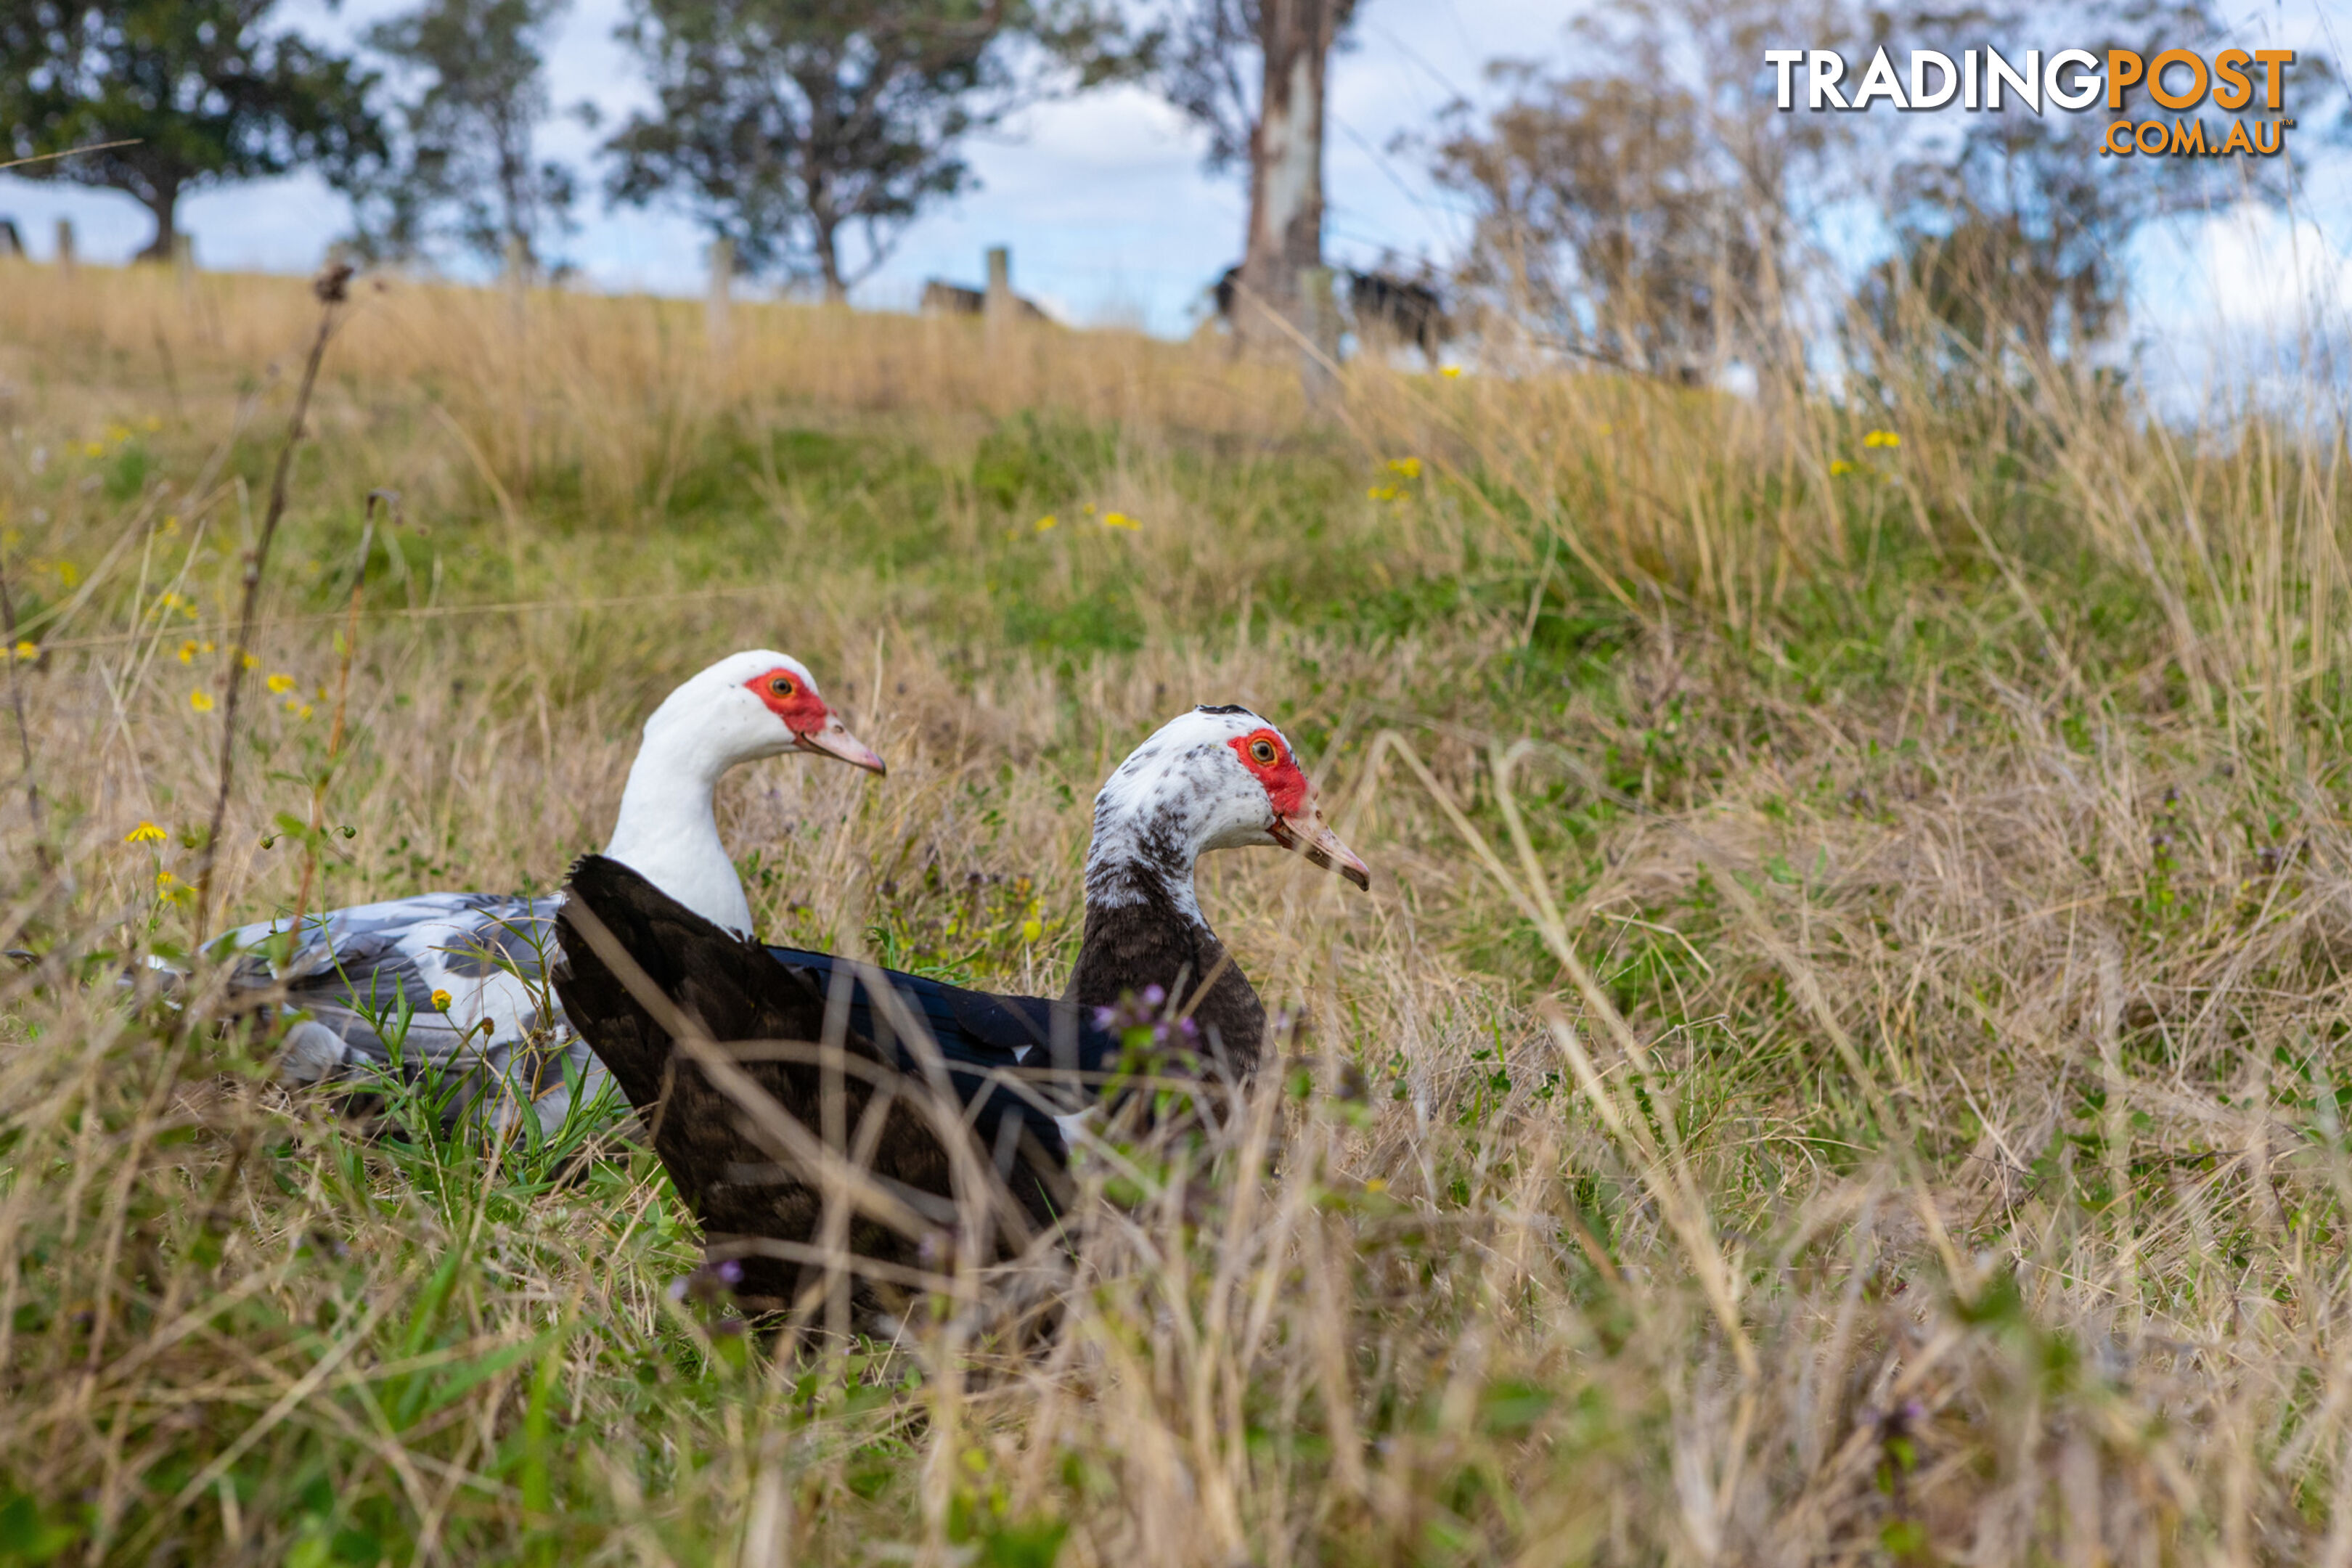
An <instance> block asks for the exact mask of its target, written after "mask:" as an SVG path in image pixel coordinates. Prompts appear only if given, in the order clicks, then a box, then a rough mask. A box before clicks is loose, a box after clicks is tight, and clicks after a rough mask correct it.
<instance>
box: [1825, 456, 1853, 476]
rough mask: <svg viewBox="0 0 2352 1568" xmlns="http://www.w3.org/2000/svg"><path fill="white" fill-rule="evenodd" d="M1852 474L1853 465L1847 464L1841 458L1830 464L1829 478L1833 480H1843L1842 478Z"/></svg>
mask: <svg viewBox="0 0 2352 1568" xmlns="http://www.w3.org/2000/svg"><path fill="white" fill-rule="evenodd" d="M1852 472H1853V464H1852V463H1849V462H1847V461H1846V460H1845V459H1844V458H1838V459H1836V460H1835V461H1834V462H1832V463H1831V464H1830V478H1832V479H1843V477H1844V476H1846V475H1847V474H1850V473H1852Z"/></svg>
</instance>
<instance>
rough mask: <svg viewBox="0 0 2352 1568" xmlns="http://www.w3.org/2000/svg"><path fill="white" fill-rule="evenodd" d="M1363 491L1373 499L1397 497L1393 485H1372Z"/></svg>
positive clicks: (1393, 498) (1394, 498)
mask: <svg viewBox="0 0 2352 1568" xmlns="http://www.w3.org/2000/svg"><path fill="white" fill-rule="evenodd" d="M1364 493H1365V494H1366V495H1368V496H1370V497H1371V498H1372V499H1373V500H1396V499H1397V494H1398V491H1397V488H1396V486H1394V485H1374V486H1373V487H1372V488H1371V489H1368V490H1366V491H1365V492H1364Z"/></svg>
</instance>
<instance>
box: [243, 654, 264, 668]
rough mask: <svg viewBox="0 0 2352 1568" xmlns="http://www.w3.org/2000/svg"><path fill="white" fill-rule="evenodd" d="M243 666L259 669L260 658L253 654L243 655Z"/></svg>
mask: <svg viewBox="0 0 2352 1568" xmlns="http://www.w3.org/2000/svg"><path fill="white" fill-rule="evenodd" d="M245 668H247V669H259V668H261V660H260V659H259V658H257V657H256V656H255V655H253V654H247V655H246V656H245Z"/></svg>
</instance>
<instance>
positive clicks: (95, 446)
mask: <svg viewBox="0 0 2352 1568" xmlns="http://www.w3.org/2000/svg"><path fill="white" fill-rule="evenodd" d="M81 450H82V455H83V456H84V457H86V458H103V457H104V456H106V443H105V442H103V441H85V442H83V443H82V447H81Z"/></svg>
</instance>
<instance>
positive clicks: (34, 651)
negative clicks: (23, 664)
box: [16, 642, 41, 658]
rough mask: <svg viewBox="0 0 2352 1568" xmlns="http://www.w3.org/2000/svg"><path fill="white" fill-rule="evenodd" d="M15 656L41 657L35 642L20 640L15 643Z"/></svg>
mask: <svg viewBox="0 0 2352 1568" xmlns="http://www.w3.org/2000/svg"><path fill="white" fill-rule="evenodd" d="M16 657H17V658H40V657H41V650H40V647H39V646H38V645H37V644H35V643H30V642H20V643H18V644H17V645H16Z"/></svg>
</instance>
